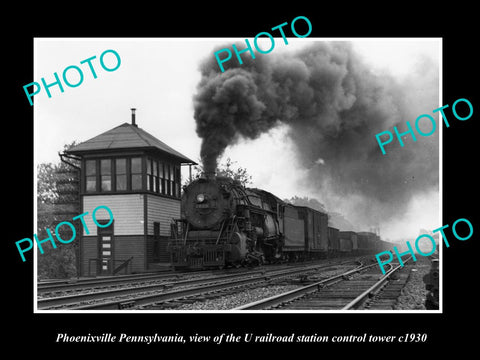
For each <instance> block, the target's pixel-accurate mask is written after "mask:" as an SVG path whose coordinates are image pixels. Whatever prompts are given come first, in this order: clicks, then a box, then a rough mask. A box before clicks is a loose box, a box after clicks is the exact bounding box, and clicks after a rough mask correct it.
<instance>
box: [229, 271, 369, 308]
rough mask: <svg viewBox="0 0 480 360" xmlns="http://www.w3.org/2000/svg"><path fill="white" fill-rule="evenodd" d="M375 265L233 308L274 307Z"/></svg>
mask: <svg viewBox="0 0 480 360" xmlns="http://www.w3.org/2000/svg"><path fill="white" fill-rule="evenodd" d="M376 265H377V264H371V265H366V266H363V265H361V266H359V267H357V268H356V269H353V270H350V271H347V272H345V273H343V274H340V275H335V276H332V277H330V278H328V279H324V280H321V281H318V282H315V283H313V284H310V285H306V286H303V287H301V288H298V289H294V290H291V291H287V292H285V293H282V294H278V295H274V296H271V297H268V298H266V299H262V300H258V301H254V302H251V303H248V304H245V305H242V306H239V307H236V308H235V309H234V310H261V309H265V308H270V307H275V306H278V305H281V304H283V303H285V302H289V301H293V300H295V299H298V298H301V297H303V296H305V295H308V294H311V293H315V292H317V291H319V290H321V289H323V288H324V287H326V286H329V285H332V284H335V283H337V282H339V281H342V280H343V279H345V278H346V277H348V276H349V275H352V274H355V273H357V272H360V271H363V270H366V269H369V268H371V267H373V266H376Z"/></svg>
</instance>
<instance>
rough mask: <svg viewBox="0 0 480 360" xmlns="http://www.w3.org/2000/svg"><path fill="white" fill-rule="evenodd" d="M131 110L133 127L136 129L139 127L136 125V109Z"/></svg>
mask: <svg viewBox="0 0 480 360" xmlns="http://www.w3.org/2000/svg"><path fill="white" fill-rule="evenodd" d="M130 110H132V125H133V126H135V127H138V126H137V124H136V123H135V110H137V109H135V108H131V109H130Z"/></svg>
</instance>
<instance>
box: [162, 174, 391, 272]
mask: <svg viewBox="0 0 480 360" xmlns="http://www.w3.org/2000/svg"><path fill="white" fill-rule="evenodd" d="M171 234H172V235H171V240H170V241H169V245H168V251H169V253H170V260H171V265H172V266H173V267H174V268H175V269H201V268H211V267H219V268H222V267H225V266H237V267H238V266H245V265H247V266H252V265H259V264H263V263H274V262H279V261H302V260H306V259H316V258H326V257H332V256H339V255H342V254H343V255H345V254H356V253H361V254H366V253H375V251H377V248H378V247H379V245H378V242H379V241H380V239H379V238H378V236H377V235H375V234H373V233H369V234H371V235H358V244H357V234H356V233H354V232H351V231H340V230H339V229H335V228H331V227H329V226H328V215H327V214H325V213H323V212H321V211H318V210H314V209H311V208H309V207H305V206H295V205H292V204H289V203H286V202H284V201H282V200H281V199H279V198H278V197H276V196H275V195H273V194H271V193H269V192H267V191H265V190H261V189H250V188H245V187H243V186H241V184H240V183H239V182H237V181H234V180H232V179H230V178H226V177H215V176H203V177H201V178H199V179H197V180H195V181H193V182H191V183H190V184H189V185H188V186H186V187H184V193H183V195H182V202H181V218H180V219H174V220H173V222H172V227H171ZM359 234H363V233H359ZM382 246H383V245H382Z"/></svg>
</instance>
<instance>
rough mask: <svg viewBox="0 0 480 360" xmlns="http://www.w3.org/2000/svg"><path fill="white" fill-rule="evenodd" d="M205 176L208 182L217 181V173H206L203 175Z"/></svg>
mask: <svg viewBox="0 0 480 360" xmlns="http://www.w3.org/2000/svg"><path fill="white" fill-rule="evenodd" d="M203 176H204V177H205V179H207V180H213V179H215V171H205V172H204V173H203Z"/></svg>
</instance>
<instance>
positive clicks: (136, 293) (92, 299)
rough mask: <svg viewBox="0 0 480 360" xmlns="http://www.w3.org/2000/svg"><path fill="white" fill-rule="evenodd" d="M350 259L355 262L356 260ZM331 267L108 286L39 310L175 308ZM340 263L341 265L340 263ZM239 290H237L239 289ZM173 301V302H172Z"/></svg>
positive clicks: (45, 303)
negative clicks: (197, 298)
mask: <svg viewBox="0 0 480 360" xmlns="http://www.w3.org/2000/svg"><path fill="white" fill-rule="evenodd" d="M348 262H350V263H352V260H349V261H348ZM329 266H330V267H331V266H332V264H328V265H325V264H316V265H303V264H302V265H301V266H299V267H292V266H288V267H286V268H283V269H274V270H266V269H259V270H252V269H251V270H249V271H248V272H242V273H234V274H224V275H213V276H207V277H198V278H194V279H186V280H173V281H165V282H155V283H153V284H147V285H144V284H140V285H138V286H130V287H126V288H115V289H106V290H100V291H92V292H87V293H84V292H83V293H79V294H73V295H66V296H57V297H46V298H41V299H38V301H37V307H38V309H39V310H45V309H73V310H118V309H131V308H136V309H138V308H146V307H151V308H155V309H163V308H167V309H169V308H175V307H176V306H177V305H179V304H181V303H182V302H184V301H187V302H191V301H194V299H195V297H200V298H201V297H203V296H205V295H206V294H210V295H211V293H212V292H219V291H241V290H238V289H241V288H242V287H245V286H256V285H258V284H262V283H269V282H271V281H274V280H276V279H281V278H288V277H291V276H295V275H298V274H302V273H308V272H315V271H318V270H319V269H323V268H326V267H329ZM336 266H339V264H336ZM235 289H237V290H235ZM172 302H173V303H172Z"/></svg>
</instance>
